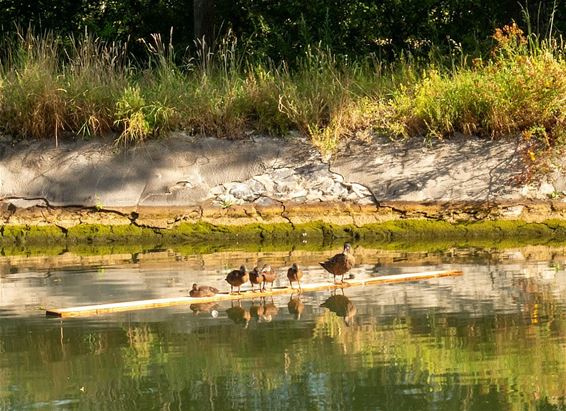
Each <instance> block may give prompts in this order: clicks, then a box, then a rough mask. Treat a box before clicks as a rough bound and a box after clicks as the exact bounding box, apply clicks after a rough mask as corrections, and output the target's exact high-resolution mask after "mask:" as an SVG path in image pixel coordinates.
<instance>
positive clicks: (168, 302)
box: [45, 271, 463, 317]
mask: <svg viewBox="0 0 566 411" xmlns="http://www.w3.org/2000/svg"><path fill="white" fill-rule="evenodd" d="M462 274H463V273H462V271H425V272H420V273H407V274H392V275H383V276H379V277H371V278H366V279H351V280H347V281H346V282H344V283H342V284H335V283H331V282H322V283H310V284H303V285H302V287H301V288H302V292H303V293H305V292H314V291H324V290H335V289H338V288H348V287H357V286H366V285H375V284H388V283H397V282H406V281H417V280H426V279H430V278H439V277H454V276H459V275H462ZM295 287H296V285H295ZM297 292H298V289H297V288H290V287H275V288H273V290H267V291H262V292H259V291H256V292H253V291H251V290H248V291H243V292H242V294H230V293H227V292H223V293H219V294H216V295H214V296H212V297H201V298H193V297H172V298H157V299H153V300H139V301H126V302H121V303H110V304H98V305H86V306H82V307H70V308H56V309H51V310H46V312H45V314H46V315H47V316H51V317H86V316H93V315H99V314H109V313H115V312H121V311H134V310H145V309H148V308H158V307H171V306H175V305H188V304H201V303H210V302H219V301H230V300H243V299H248V300H249V299H253V298H258V297H270V296H273V295H281V294H293V293H297Z"/></svg>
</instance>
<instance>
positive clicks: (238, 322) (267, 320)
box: [0, 260, 566, 410]
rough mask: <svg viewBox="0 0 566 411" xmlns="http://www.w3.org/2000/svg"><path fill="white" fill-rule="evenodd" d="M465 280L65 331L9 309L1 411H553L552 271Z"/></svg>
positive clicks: (562, 354) (565, 350) (143, 315)
mask: <svg viewBox="0 0 566 411" xmlns="http://www.w3.org/2000/svg"><path fill="white" fill-rule="evenodd" d="M533 267H534V268H533ZM549 267H550V268H553V270H551V271H550V273H551V274H552V276H551V277H549V276H548V274H545V275H546V277H544V276H542V277H541V276H537V275H534V274H533V272H542V273H543V274H544V273H548V272H549V271H548V270H547V269H548V268H549ZM429 268H430V267H429ZM433 268H436V267H433ZM463 268H464V271H465V274H464V276H462V277H459V278H455V279H446V280H445V279H440V280H435V281H433V282H426V283H424V284H423V283H418V284H416V283H410V284H397V285H392V286H390V287H389V286H382V287H380V288H372V287H367V288H364V289H350V290H346V293H345V296H344V297H340V294H338V297H339V298H334V299H333V300H332V301H333V304H334V305H332V304H329V303H328V301H329V299H331V298H332V296H331V294H330V293H316V294H310V295H303V296H301V297H299V296H297V295H294V296H292V297H288V296H285V297H279V298H275V299H274V300H271V299H268V300H263V301H262V300H260V299H256V300H254V301H241V302H239V303H238V302H235V303H232V304H230V303H222V304H217V305H213V306H209V307H203V308H205V309H204V310H203V311H202V312H198V311H197V309H196V308H195V307H194V309H189V307H186V308H183V307H181V308H175V309H163V310H154V311H146V312H136V313H123V314H120V315H112V316H108V317H99V318H91V319H72V320H64V321H61V320H57V319H46V318H43V317H42V316H40V315H39V314H38V315H21V314H17V313H16V314H14V313H11V312H9V311H6V312H5V315H4V316H3V317H0V409H28V408H32V409H166V410H182V409H216V410H224V409H293V408H294V409H377V410H423V409H434V410H459V409H463V410H531V409H544V410H558V409H564V408H565V407H566V405H565V402H564V397H565V392H566V311H565V305H564V301H563V299H562V298H561V296H562V295H563V293H562V291H561V290H562V286H563V283H565V284H566V281H564V279H563V275H564V272H563V271H562V269H561V268H556V266H555V263H549V262H544V261H543V262H541V261H537V262H536V264H534V265H533V264H531V263H529V262H524V261H523V262H513V264H508V265H506V264H499V265H497V266H496V267H494V266H493V265H491V266H488V263H487V262H486V261H476V260H474V261H473V262H471V263H469V264H467V265H463ZM541 268H542V271H541ZM126 269H127V268H124V270H126ZM380 270H383V267H380ZM537 270H538V271H537ZM31 274H32V273H30V275H31ZM75 275H76V273H75ZM484 280H485V281H484ZM105 281H108V280H107V279H106V280H105ZM62 282H64V281H62ZM0 285H1V283H0ZM84 286H85V287H87V286H88V284H84ZM486 288H488V289H489V290H486ZM565 289H566V287H565ZM480 294H481V295H480ZM344 299H346V300H347V301H345V300H344ZM336 304H338V306H337V305H336ZM340 304H342V305H340ZM321 305H325V307H322V306H321ZM197 308H198V307H197Z"/></svg>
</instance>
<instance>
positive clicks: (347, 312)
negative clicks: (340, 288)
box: [320, 295, 357, 326]
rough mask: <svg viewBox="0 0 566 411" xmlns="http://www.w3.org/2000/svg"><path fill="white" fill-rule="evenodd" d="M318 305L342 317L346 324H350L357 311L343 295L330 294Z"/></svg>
mask: <svg viewBox="0 0 566 411" xmlns="http://www.w3.org/2000/svg"><path fill="white" fill-rule="evenodd" d="M320 306H321V307H325V308H328V309H329V310H330V311H332V312H333V313H335V314H336V315H337V316H338V317H342V318H343V319H344V322H345V323H346V325H347V326H350V325H352V322H353V320H354V316H355V315H356V313H357V309H356V306H355V305H354V303H352V301H350V299H349V298H348V297H346V296H345V295H331V296H330V297H328V298H327V299H326V301H325V302H323V303H322V304H321V305H320Z"/></svg>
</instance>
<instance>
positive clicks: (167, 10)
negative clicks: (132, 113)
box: [0, 0, 566, 60]
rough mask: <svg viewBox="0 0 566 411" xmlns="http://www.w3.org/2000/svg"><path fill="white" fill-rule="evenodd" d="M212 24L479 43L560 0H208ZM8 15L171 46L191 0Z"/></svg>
mask: <svg viewBox="0 0 566 411" xmlns="http://www.w3.org/2000/svg"><path fill="white" fill-rule="evenodd" d="M209 1H213V2H214V3H215V9H216V12H215V14H214V17H215V20H214V27H213V28H212V30H213V31H214V32H215V33H216V34H217V35H221V34H222V33H223V32H225V31H226V30H228V29H230V30H232V31H233V32H234V33H236V35H237V36H238V38H239V39H241V40H242V44H246V45H247V47H248V50H249V51H250V52H251V53H253V54H256V55H258V56H262V57H269V58H272V59H275V60H282V59H285V60H292V59H293V58H294V57H296V56H297V55H299V54H301V53H302V51H303V50H304V49H305V48H306V47H308V46H309V45H312V44H316V45H323V46H324V47H328V48H329V49H331V50H332V51H333V52H335V53H337V54H342V55H349V56H350V55H354V56H365V55H368V54H369V53H374V54H375V55H377V56H378V57H387V58H392V57H395V56H398V55H399V54H400V53H402V52H407V51H409V52H411V53H413V54H417V55H426V54H427V53H429V52H430V51H431V50H435V49H437V48H440V49H444V50H449V49H453V48H454V47H458V48H459V47H462V48H463V51H464V52H466V53H473V54H478V53H481V52H485V51H486V50H487V49H488V48H489V46H490V36H491V34H492V33H493V31H494V29H495V28H496V27H501V26H503V25H504V24H508V23H510V22H512V21H516V22H519V23H522V25H523V26H530V27H526V28H527V29H529V28H530V29H531V30H533V31H535V32H537V33H539V34H541V35H543V36H547V35H548V32H549V30H550V28H551V27H552V29H553V30H554V31H555V32H558V33H561V32H562V30H564V29H565V27H564V25H565V23H564V19H563V18H562V17H563V16H565V15H566V2H559V1H558V0H534V1H530V2H525V3H524V5H523V6H521V4H520V3H518V2H517V1H516V0H500V1H497V2H494V1H491V0H311V1H308V2H305V1H303V0H209ZM15 24H18V25H20V26H23V27H27V26H29V25H31V26H33V27H34V29H36V30H37V29H38V28H39V29H41V30H52V31H54V32H56V33H61V34H68V33H74V32H80V31H83V30H85V29H88V30H89V31H90V32H92V33H93V34H95V35H97V36H99V37H102V38H103V39H106V40H112V41H113V40H126V39H129V40H137V39H139V38H144V37H147V36H149V35H150V34H151V33H162V34H164V35H165V34H168V33H169V32H170V29H171V28H173V31H174V41H175V43H176V46H177V49H184V48H185V47H187V46H191V45H192V44H193V32H194V22H193V1H188V0H94V1H92V0H57V1H55V0H0V27H1V30H3V31H4V32H9V31H13V30H14V27H15Z"/></svg>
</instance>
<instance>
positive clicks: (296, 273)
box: [287, 263, 303, 291]
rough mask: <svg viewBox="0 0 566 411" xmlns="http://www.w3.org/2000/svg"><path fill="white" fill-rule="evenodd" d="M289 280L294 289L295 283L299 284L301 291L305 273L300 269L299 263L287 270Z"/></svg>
mask: <svg viewBox="0 0 566 411" xmlns="http://www.w3.org/2000/svg"><path fill="white" fill-rule="evenodd" d="M287 278H288V279H289V284H290V285H291V288H293V283H294V282H296V283H299V291H302V290H301V278H303V271H302V270H301V269H300V268H299V266H298V265H297V263H293V265H292V266H291V268H289V270H287Z"/></svg>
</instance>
